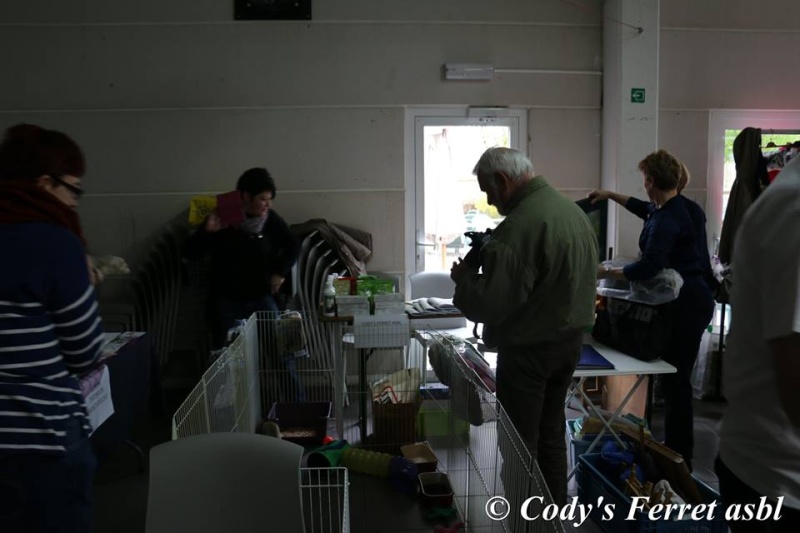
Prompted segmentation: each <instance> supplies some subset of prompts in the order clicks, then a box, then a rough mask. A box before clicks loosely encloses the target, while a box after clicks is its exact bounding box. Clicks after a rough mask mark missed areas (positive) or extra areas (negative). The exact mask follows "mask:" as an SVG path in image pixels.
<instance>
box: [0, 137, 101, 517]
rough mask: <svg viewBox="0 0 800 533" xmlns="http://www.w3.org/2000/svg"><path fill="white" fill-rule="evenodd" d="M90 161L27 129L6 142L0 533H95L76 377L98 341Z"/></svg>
mask: <svg viewBox="0 0 800 533" xmlns="http://www.w3.org/2000/svg"><path fill="white" fill-rule="evenodd" d="M84 168H85V164H84V158H83V154H82V152H81V150H80V148H79V147H78V145H77V144H76V143H75V142H74V141H73V140H72V139H70V138H69V137H68V136H67V135H65V134H63V133H61V132H57V131H52V130H47V129H43V128H40V127H38V126H33V125H28V124H20V125H17V126H14V127H12V128H10V129H8V130H7V131H6V134H5V138H4V139H3V141H2V143H0V249H2V251H3V260H2V261H0V530H1V531H3V532H16V531H48V532H62V531H63V532H67V531H69V532H81V533H85V532H89V531H91V530H92V522H93V516H92V507H91V493H92V480H93V477H94V472H95V469H96V466H97V461H96V459H95V457H94V454H93V452H92V448H91V445H90V442H89V432H90V429H91V428H90V425H89V420H88V418H87V414H86V408H85V404H84V400H83V396H82V395H81V390H80V387H79V384H78V377H79V376H80V375H82V374H84V373H86V372H88V371H89V370H91V369H92V367H93V365H94V364H95V363H96V361H97V357H98V355H99V352H100V348H101V346H102V342H103V332H102V324H101V321H100V317H99V315H98V311H97V300H96V296H95V292H94V287H93V286H92V283H91V281H90V268H89V264H88V263H87V255H86V247H85V242H84V239H83V236H82V233H81V228H80V223H79V219H78V215H77V213H76V211H75V207H76V206H77V201H78V199H79V198H80V196H81V194H82V192H83V189H81V186H80V182H81V176H82V175H83V173H84Z"/></svg>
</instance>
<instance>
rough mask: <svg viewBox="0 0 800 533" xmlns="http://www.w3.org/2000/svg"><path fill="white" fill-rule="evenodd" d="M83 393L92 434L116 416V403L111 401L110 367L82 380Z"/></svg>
mask: <svg viewBox="0 0 800 533" xmlns="http://www.w3.org/2000/svg"><path fill="white" fill-rule="evenodd" d="M80 385H81V392H82V393H83V398H84V401H85V402H86V412H87V414H88V415H89V423H90V424H91V426H92V431H91V432H92V433H94V431H95V430H96V429H97V428H98V427H100V424H102V423H103V422H105V421H106V420H108V418H109V417H110V416H111V415H113V414H114V402H113V401H112V399H111V378H110V376H109V373H108V367H107V366H105V365H103V366H102V367H100V368H98V369H97V370H95V371H94V372H92V373H90V374H89V375H88V376H85V377H84V378H83V379H82V380H81V383H80Z"/></svg>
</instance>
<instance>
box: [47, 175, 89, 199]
mask: <svg viewBox="0 0 800 533" xmlns="http://www.w3.org/2000/svg"><path fill="white" fill-rule="evenodd" d="M50 179H52V180H53V181H55V182H56V183H58V184H59V185H62V186H64V188H65V189H67V190H68V191H69V192H71V193H72V194H73V195H74V196H75V198H76V199H80V197H81V196H83V193H84V190H83V189H81V188H80V187H77V186H75V185H73V184H71V183H67V182H66V181H64V180H62V179H61V178H56V177H55V176H51V178H50Z"/></svg>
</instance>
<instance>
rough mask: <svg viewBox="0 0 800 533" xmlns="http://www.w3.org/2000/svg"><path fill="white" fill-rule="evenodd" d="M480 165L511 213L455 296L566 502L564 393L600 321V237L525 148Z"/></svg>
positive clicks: (456, 275)
mask: <svg viewBox="0 0 800 533" xmlns="http://www.w3.org/2000/svg"><path fill="white" fill-rule="evenodd" d="M473 173H474V174H475V175H477V177H478V183H479V185H480V188H481V190H482V191H483V192H485V193H486V197H487V200H488V202H489V204H490V205H494V206H495V207H496V208H497V210H498V211H499V213H500V214H501V215H505V217H506V218H505V220H503V222H501V223H500V224H499V225H498V226H497V228H496V229H495V230H494V232H493V233H492V235H491V238H490V239H489V241H488V242H487V243H486V244H485V245H484V246H483V248H482V249H481V253H480V257H481V269H480V271H477V270H475V269H474V268H473V267H471V266H469V265H468V264H467V263H466V262H465V261H461V262H459V263H454V264H453V267H452V270H451V272H450V275H451V277H452V278H453V280H454V281H455V282H456V292H455V297H454V304H455V306H456V307H458V308H459V309H460V310H461V311H462V312H463V313H464V315H465V316H466V317H467V318H469V319H470V320H472V321H474V322H481V323H483V324H484V339H485V340H487V341H489V342H492V344H494V345H496V346H497V352H498V357H497V398H498V400H499V401H500V404H501V405H502V406H503V408H504V409H505V411H506V413H507V414H508V416H509V418H510V419H511V421H512V423H513V424H514V427H515V428H516V429H517V431H518V432H519V434H520V437H521V438H522V440H523V441H524V442H525V444H526V445H527V447H528V450H529V451H530V453H531V455H532V456H533V457H535V458H537V462H538V463H539V468H540V469H541V471H542V475H543V476H544V479H545V481H546V483H547V485H548V488H549V489H550V493H551V494H552V496H553V499H554V501H555V502H556V503H557V504H559V505H564V504H565V503H566V499H567V457H566V444H565V442H564V424H565V420H564V401H565V398H566V395H567V389H568V387H569V383H570V380H571V379H572V374H573V372H574V371H575V367H576V365H577V364H578V359H579V358H580V352H581V346H582V344H583V333H584V332H585V331H588V330H590V329H591V327H592V325H593V324H594V315H595V291H596V281H597V280H596V275H597V262H598V257H599V253H598V248H597V238H596V236H595V233H594V230H593V229H592V227H591V225H590V223H589V219H588V218H587V217H586V215H585V214H584V213H583V211H582V210H581V209H580V208H579V207H578V206H577V204H575V202H573V201H572V200H570V199H569V198H567V197H566V196H564V195H563V194H561V193H559V192H558V191H556V190H555V189H553V188H552V187H551V186H550V185H549V184H548V183H547V182H546V181H545V179H544V178H543V177H542V176H536V175H535V174H534V171H533V165H532V164H531V162H530V160H529V159H528V158H527V157H525V155H523V154H522V153H521V152H519V151H517V150H512V149H508V148H490V149H489V150H487V151H486V152H484V154H483V155H482V156H481V158H480V160H479V161H478V164H477V165H476V166H475V169H474V171H473ZM489 333H490V334H489Z"/></svg>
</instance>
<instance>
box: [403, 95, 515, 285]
mask: <svg viewBox="0 0 800 533" xmlns="http://www.w3.org/2000/svg"><path fill="white" fill-rule="evenodd" d="M406 124H407V137H406V138H407V140H406V143H407V163H408V166H409V167H410V168H409V170H410V172H408V174H409V176H408V178H407V180H408V181H407V185H408V187H407V190H409V189H410V191H411V192H412V193H411V194H407V197H406V198H407V204H409V205H408V206H407V214H408V215H409V216H408V220H409V221H410V228H409V229H410V230H411V231H410V234H411V235H412V236H413V238H412V239H410V241H411V242H408V243H407V248H406V257H407V258H409V259H410V260H409V259H407V261H406V264H407V266H408V267H410V268H408V269H407V270H408V273H409V274H411V273H413V272H422V271H449V270H450V265H451V264H452V262H453V261H455V260H457V258H459V257H463V256H464V255H465V254H466V253H467V251H468V249H469V244H470V240H469V239H468V238H467V237H465V235H464V233H465V232H468V231H477V232H482V231H484V230H486V229H493V228H494V227H496V226H497V224H498V223H499V222H500V221H501V220H502V217H500V215H499V214H498V213H497V210H496V209H495V208H494V207H493V206H489V205H488V204H487V202H486V195H485V194H484V193H482V192H481V190H480V188H479V186H478V180H477V178H476V177H475V176H474V175H473V173H472V170H473V168H474V166H475V163H477V161H478V158H479V157H480V156H481V154H482V153H483V152H484V151H485V150H486V149H487V148H491V147H494V146H503V147H507V148H516V149H518V150H521V151H523V152H525V153H527V150H526V149H525V147H526V146H527V114H526V111H525V110H521V109H520V110H512V109H507V108H497V109H495V108H488V109H487V108H481V109H476V108H461V109H409V110H408V111H407V115H406ZM409 156H410V157H409Z"/></svg>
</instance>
